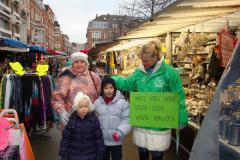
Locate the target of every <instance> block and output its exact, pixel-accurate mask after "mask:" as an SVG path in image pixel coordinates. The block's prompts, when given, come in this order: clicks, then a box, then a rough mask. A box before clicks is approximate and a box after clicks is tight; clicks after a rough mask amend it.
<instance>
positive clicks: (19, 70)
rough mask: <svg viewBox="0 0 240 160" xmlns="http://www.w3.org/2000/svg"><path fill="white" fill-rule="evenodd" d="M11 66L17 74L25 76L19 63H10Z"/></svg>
mask: <svg viewBox="0 0 240 160" xmlns="http://www.w3.org/2000/svg"><path fill="white" fill-rule="evenodd" d="M9 65H10V66H11V68H12V70H13V71H14V72H15V73H16V74H18V75H24V73H25V71H24V70H23V67H22V65H21V64H20V63H19V62H9Z"/></svg>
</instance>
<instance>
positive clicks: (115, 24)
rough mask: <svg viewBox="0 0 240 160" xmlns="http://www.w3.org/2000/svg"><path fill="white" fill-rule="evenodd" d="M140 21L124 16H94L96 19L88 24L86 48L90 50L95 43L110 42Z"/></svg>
mask: <svg viewBox="0 0 240 160" xmlns="http://www.w3.org/2000/svg"><path fill="white" fill-rule="evenodd" d="M142 21H143V19H142V18H136V17H129V16H125V15H123V16H122V15H109V14H107V15H101V16H98V15H96V18H95V19H94V20H92V21H90V22H89V23H88V28H87V35H86V37H87V45H88V46H87V47H88V48H92V47H94V46H95V44H97V43H104V42H108V41H112V40H113V39H116V38H117V37H119V36H121V35H123V34H125V33H126V32H127V31H128V30H130V29H131V28H133V27H135V26H136V25H138V24H139V23H140V22H142Z"/></svg>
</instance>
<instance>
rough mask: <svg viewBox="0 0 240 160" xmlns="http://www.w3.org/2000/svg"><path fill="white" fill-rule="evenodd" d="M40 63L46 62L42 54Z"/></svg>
mask: <svg viewBox="0 0 240 160" xmlns="http://www.w3.org/2000/svg"><path fill="white" fill-rule="evenodd" d="M40 61H41V62H43V61H44V55H43V54H41V59H40Z"/></svg>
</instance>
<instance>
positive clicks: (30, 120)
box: [0, 73, 54, 133]
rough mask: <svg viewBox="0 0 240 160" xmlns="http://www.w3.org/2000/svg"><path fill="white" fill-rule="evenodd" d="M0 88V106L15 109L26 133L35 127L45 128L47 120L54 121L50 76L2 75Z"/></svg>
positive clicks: (30, 74)
mask: <svg viewBox="0 0 240 160" xmlns="http://www.w3.org/2000/svg"><path fill="white" fill-rule="evenodd" d="M0 88H1V92H0V108H2V109H8V108H13V109H16V110H17V112H18V114H19V119H20V122H22V123H24V124H25V126H26V130H27V132H28V133H29V132H30V131H34V130H36V129H37V128H40V129H47V128H48V126H47V124H48V122H54V112H53V109H52V106H51V92H52V89H53V82H52V78H51V77H50V76H38V75H37V74H33V73H27V74H24V75H22V76H20V75H16V74H11V75H4V76H3V78H2V79H1V86H0ZM8 93H9V94H8ZM3 102H4V103H3ZM3 104H4V105H3Z"/></svg>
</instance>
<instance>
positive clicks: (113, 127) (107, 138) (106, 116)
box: [94, 77, 131, 160]
mask: <svg viewBox="0 0 240 160" xmlns="http://www.w3.org/2000/svg"><path fill="white" fill-rule="evenodd" d="M100 95H101V96H100V97H99V98H98V99H97V100H96V101H95V102H94V105H95V107H96V108H95V110H96V112H97V113H98V118H99V121H100V125H101V129H102V132H103V138H104V144H105V156H104V160H109V159H110V154H111V159H112V160H121V159H122V143H123V140H124V137H125V136H126V135H127V134H128V133H129V132H130V130H131V126H130V125H129V104H128V102H127V101H126V100H125V99H124V97H123V95H122V94H121V93H120V91H118V90H117V89H116V84H115V82H114V80H113V79H112V78H110V77H104V78H103V80H102V83H101V93H100Z"/></svg>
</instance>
